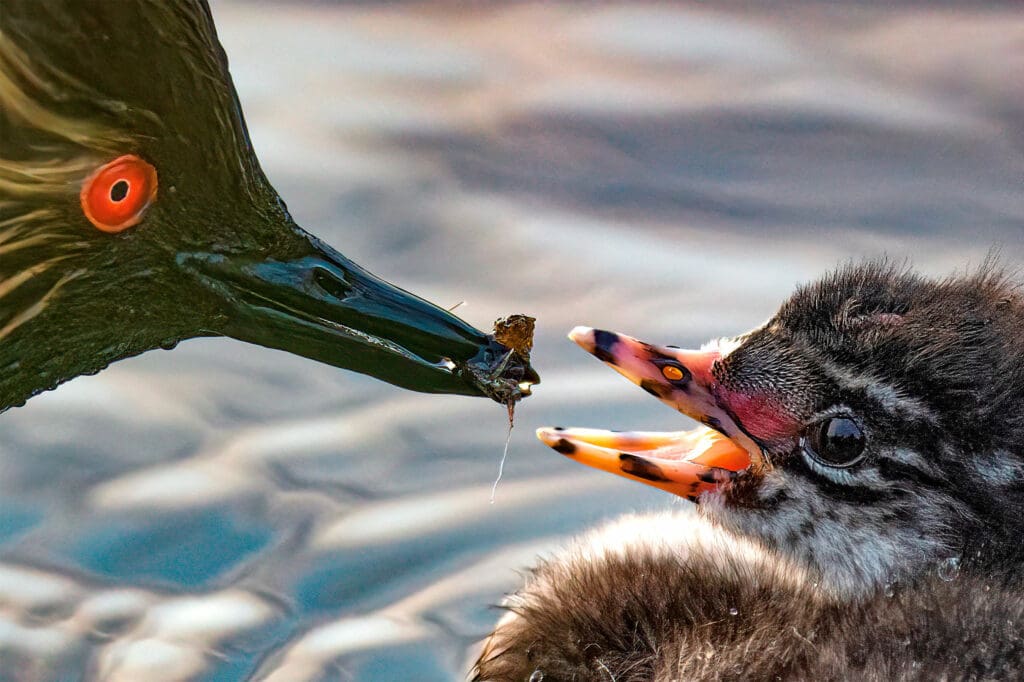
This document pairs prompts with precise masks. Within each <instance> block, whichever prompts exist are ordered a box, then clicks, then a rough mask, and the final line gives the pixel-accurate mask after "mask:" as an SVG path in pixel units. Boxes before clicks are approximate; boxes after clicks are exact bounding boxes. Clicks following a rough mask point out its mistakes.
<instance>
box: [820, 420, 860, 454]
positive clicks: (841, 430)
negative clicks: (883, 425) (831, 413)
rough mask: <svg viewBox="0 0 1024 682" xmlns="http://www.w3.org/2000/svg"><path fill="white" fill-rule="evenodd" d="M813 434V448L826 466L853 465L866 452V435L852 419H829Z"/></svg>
mask: <svg viewBox="0 0 1024 682" xmlns="http://www.w3.org/2000/svg"><path fill="white" fill-rule="evenodd" d="M813 434H814V437H812V439H811V440H812V442H811V447H812V448H813V449H814V453H815V454H816V455H817V456H818V459H820V460H822V461H823V462H825V463H826V464H837V465H843V464H851V463H853V462H854V461H856V460H857V458H859V457H860V455H861V453H862V452H863V451H864V433H863V432H862V431H861V430H860V427H859V426H857V422H855V421H853V420H852V419H847V418H845V417H833V418H831V419H827V420H825V421H823V422H821V423H820V424H819V425H818V426H817V427H816V428H815V429H814V432H813Z"/></svg>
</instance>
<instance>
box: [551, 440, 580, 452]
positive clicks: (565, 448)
mask: <svg viewBox="0 0 1024 682" xmlns="http://www.w3.org/2000/svg"><path fill="white" fill-rule="evenodd" d="M551 449H552V450H554V451H555V452H560V453H562V454H563V455H572V454H575V452H576V446H575V445H573V444H572V443H570V442H569V441H567V440H566V439H564V438H559V439H558V442H557V443H555V444H554V445H552V446H551Z"/></svg>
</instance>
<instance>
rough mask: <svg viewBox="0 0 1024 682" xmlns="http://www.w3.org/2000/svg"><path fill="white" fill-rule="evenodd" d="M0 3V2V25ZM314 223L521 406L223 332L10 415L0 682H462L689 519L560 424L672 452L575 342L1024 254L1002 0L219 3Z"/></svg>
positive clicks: (757, 316)
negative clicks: (495, 360) (581, 556)
mask: <svg viewBox="0 0 1024 682" xmlns="http://www.w3.org/2000/svg"><path fill="white" fill-rule="evenodd" d="M0 11H2V10H0ZM213 12H214V18H215V20H216V21H217V25H218V28H219V31H220V37H221V40H222V42H223V44H224V47H225V49H226V51H227V53H228V56H229V59H230V62H231V72H232V74H233V76H234V79H235V84H236V86H237V88H238V92H239V95H240V97H241V100H242V105H243V108H244V110H245V113H246V116H247V119H248V123H249V129H250V131H251V133H252V138H253V143H254V145H255V147H256V150H257V153H258V154H259V156H260V158H261V160H262V163H263V167H264V168H265V170H266V172H267V175H268V176H269V177H270V180H271V182H273V183H274V185H275V186H276V187H277V188H278V190H279V191H280V192H281V195H282V196H283V197H284V198H285V200H286V201H287V203H288V206H289V208H290V209H291V211H292V213H293V215H294V216H295V218H296V220H297V221H298V222H299V224H301V225H303V226H304V227H306V228H307V229H309V230H310V231H312V232H313V233H315V234H318V235H319V236H321V237H324V238H325V239H327V240H328V241H330V242H331V243H332V244H333V245H334V246H336V247H338V248H340V249H341V250H342V251H343V252H344V253H345V254H346V255H348V256H350V257H352V258H353V259H355V260H356V261H358V262H359V263H361V264H362V265H365V266H366V267H368V268H369V269H371V270H372V271H374V272H375V273H377V274H379V275H381V276H384V277H386V278H388V279H390V280H391V281H393V282H395V283H396V284H399V285H400V286H403V287H405V288H407V289H410V290H412V291H415V292H416V293H418V294H419V295H421V296H424V297H426V298H429V299H431V300H432V301H435V302H437V303H439V304H441V305H443V306H452V305H455V304H458V303H459V302H461V301H465V304H464V305H463V306H462V307H460V308H459V309H458V314H459V315H461V316H462V317H464V318H465V319H467V320H468V321H470V322H471V323H473V324H474V325H477V326H479V327H481V328H489V327H490V324H491V322H492V321H493V320H494V319H495V318H496V317H499V316H502V315H507V314H509V313H528V314H531V315H534V316H536V317H537V319H538V323H537V324H538V328H537V345H536V348H535V351H534V364H535V366H536V367H537V368H538V369H539V370H540V372H541V374H542V376H543V384H542V385H541V386H540V387H538V389H537V391H536V395H535V397H533V398H531V399H529V400H528V401H526V402H525V403H522V404H521V405H520V406H519V408H518V410H517V412H516V425H515V429H514V430H513V432H512V438H511V444H510V447H509V452H508V461H507V463H506V465H505V471H504V477H503V479H502V480H501V482H500V483H499V484H498V486H497V490H496V493H495V497H494V501H493V504H492V503H491V501H490V498H491V486H492V483H493V481H494V479H495V476H496V475H497V471H498V463H499V460H500V458H501V454H502V448H503V445H504V442H505V437H506V427H507V418H506V415H505V410H504V409H503V408H502V407H500V406H497V405H495V404H493V403H488V402H486V401H485V400H478V399H467V398H460V397H449V396H444V397H442V396H424V395H418V394H413V393H407V392H402V391H400V390H398V389H396V388H393V387H390V386H387V385H385V384H382V383H379V382H375V381H373V380H370V379H367V378H365V377H362V376H360V375H356V374H351V373H345V372H342V371H339V370H336V369H333V368H330V367H325V366H320V365H317V364H314V363H312V362H310V361H306V360H303V359H300V358H296V357H290V356H288V355H285V354H282V353H279V352H274V351H270V350H265V349H262V348H257V347H253V346H245V345H242V344H240V343H237V342H233V341H228V340H196V341H190V342H187V343H184V344H182V345H181V346H180V347H179V348H178V349H176V350H175V351H173V352H170V353H168V352H152V353H149V354H147V355H144V356H142V357H139V358H135V359H132V360H127V361H124V362H121V363H119V364H117V365H115V366H113V367H112V368H110V369H109V370H107V371H105V372H103V373H101V374H99V375H98V376H94V377H83V378H80V379H76V380H74V381H72V382H71V383H69V384H67V385H65V386H63V387H62V388H60V389H59V390H57V391H56V392H53V393H49V394H45V395H43V396H40V397H38V398H35V399H33V400H32V401H30V402H29V403H28V405H27V406H25V407H23V408H19V409H14V410H11V411H9V412H8V413H6V414H4V415H3V416H2V417H0V679H2V680H12V681H18V682H21V681H35V680H43V681H49V680H68V681H70V680H81V679H102V680H118V681H122V680H123V681H132V682H137V681H140V680H146V681H151V682H160V681H169V680H242V679H249V678H255V679H261V680H262V679H267V680H275V681H276V682H285V681H287V682H301V681H304V680H417V681H422V682H431V681H434V680H454V679H461V678H462V677H463V676H464V674H465V671H466V669H467V667H468V663H469V661H470V659H471V657H472V652H473V646H474V643H475V642H477V641H478V640H479V639H480V638H481V637H482V636H484V635H485V634H486V633H487V631H488V628H489V627H490V626H491V625H492V624H493V622H494V621H495V620H496V619H497V618H498V617H499V615H500V613H499V612H498V611H497V610H495V609H494V608H493V605H494V604H496V603H498V602H499V601H500V600H501V597H502V595H503V594H504V593H505V592H507V591H509V590H512V589H514V588H515V587H516V586H517V585H518V584H519V582H520V581H521V572H522V570H523V569H524V568H525V567H527V566H529V565H530V564H532V563H533V562H534V560H535V558H536V557H537V556H538V555H543V554H545V553H547V552H550V551H552V550H554V549H556V548H558V547H559V546H560V545H561V544H563V543H564V542H565V540H566V539H567V538H569V537H571V536H572V535H573V534H574V533H576V532H579V531H581V530H582V529H585V528H587V527H590V526H592V525H594V524H595V523H597V522H599V521H600V520H602V519H608V518H612V517H615V516H617V515H619V514H622V513H624V512H626V511H630V510H637V509H654V508H659V507H665V506H667V505H685V504H686V503H685V502H682V501H681V500H677V499H674V498H671V497H670V496H668V495H666V494H663V493H659V492H657V491H655V490H652V489H649V488H646V487H644V486H640V485H636V484H632V483H630V482H628V481H624V480H622V479H620V478H616V477H612V476H608V475H604V474H600V473H597V472H593V471H590V470H585V469H583V468H582V467H579V466H578V465H576V464H574V463H573V462H570V461H568V460H566V459H565V458H562V457H560V456H559V455H557V454H555V453H553V452H551V451H550V450H548V449H547V448H545V447H543V446H542V445H541V444H540V443H538V442H537V441H536V440H535V439H534V437H533V430H534V429H535V428H536V427H537V426H541V425H547V424H559V425H566V426H569V425H574V426H597V427H606V428H619V429H655V430H668V429H677V428H687V427H689V426H690V425H691V424H688V420H686V419H685V418H683V417H681V416H679V415H677V414H675V413H673V412H671V411H669V410H668V409H667V408H665V407H664V406H662V405H661V404H660V403H658V402H657V401H655V400H652V399H651V398H650V397H649V396H647V395H646V394H645V393H644V392H642V391H640V390H637V389H636V388H635V387H633V386H631V385H629V384H628V383H627V382H625V381H624V380H622V379H621V378H620V377H619V376H617V375H616V374H614V373H613V372H611V371H609V370H607V369H606V368H604V367H603V366H602V365H601V364H600V363H599V362H597V361H595V360H594V359H593V358H591V357H589V356H587V355H586V354H584V353H583V352H581V351H580V350H579V349H577V348H576V347H575V345H574V344H572V343H570V342H569V341H568V340H566V339H565V333H566V332H567V331H568V329H570V328H571V327H572V326H574V325H576V324H587V325H591V326H601V327H605V328H609V329H614V330H618V331H622V332H626V333H629V334H633V335H636V336H639V337H642V338H645V339H648V340H651V341H655V342H659V343H674V344H678V345H682V346H687V345H696V344H699V343H701V342H702V341H704V340H706V339H708V338H711V337H715V336H722V335H732V334H735V333H738V332H741V331H744V330H746V329H748V328H750V327H752V326H754V325H756V324H758V323H760V322H761V321H763V320H764V319H765V318H766V317H767V316H768V315H769V314H771V313H772V312H773V311H774V310H775V308H776V307H777V306H778V305H779V303H780V302H781V301H782V300H783V298H784V297H786V296H787V294H788V293H789V292H790V291H791V290H792V289H793V287H794V285H795V284H797V283H799V282H804V281H807V280H809V279H812V278H814V277H816V276H818V275H820V274H821V273H823V272H824V271H826V270H828V269H829V268H832V267H833V266H835V265H836V264H837V263H840V262H842V261H845V260H849V259H855V258H861V257H864V256H877V255H881V254H888V255H890V256H892V257H895V258H897V259H904V258H905V259H908V260H909V261H910V262H912V263H913V265H914V266H915V267H917V268H918V269H919V270H922V271H924V272H927V273H934V274H944V273H949V272H951V271H955V270H963V269H964V268H969V267H972V266H974V265H977V264H978V263H979V262H981V261H982V259H983V258H984V257H985V255H986V254H987V253H988V252H989V251H990V250H991V249H992V248H993V247H995V248H999V249H1001V255H1002V259H1003V261H1004V262H1006V263H1008V264H1010V265H1017V264H1019V263H1020V262H1021V259H1022V257H1024V89H1022V88H1021V83H1024V7H1021V5H1020V4H1019V3H1014V2H1006V3H1002V4H1000V3H988V5H987V6H984V7H983V6H982V5H981V4H980V3H974V2H967V1H964V2H920V3H913V2H886V3H881V2H878V3H874V2H866V3H865V2H834V1H827V2H826V1H821V2H813V1H810V0H808V1H804V2H799V1H785V2H774V3H760V2H748V3H744V2H717V3H706V4H705V3H667V2H665V3H646V2H620V3H604V2H597V3H595V2H588V3H580V4H573V3H562V2H543V3H541V2H536V3H522V4H520V3H511V4H510V3H472V4H468V5H461V6H460V5H456V4H448V3H437V4H431V3H374V2H359V3H352V4H348V3H343V2H327V1H322V2H308V3H307V2H242V1H241V0H215V1H214V2H213Z"/></svg>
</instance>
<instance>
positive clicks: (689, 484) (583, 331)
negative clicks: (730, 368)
mask: <svg viewBox="0 0 1024 682" xmlns="http://www.w3.org/2000/svg"><path fill="white" fill-rule="evenodd" d="M569 338H570V339H572V340H573V341H575V342H576V343H578V344H579V345H580V346H581V347H582V348H583V349H584V350H586V351H588V352H589V353H591V354H593V355H594V356H596V357H597V358H599V359H600V360H603V361H604V362H605V363H606V364H608V365H609V366H610V367H611V368H612V369H614V370H615V371H617V372H619V373H620V374H622V375H623V376H625V377H626V378H627V379H629V380H630V381H632V382H633V383H635V384H637V385H639V386H640V387H641V388H643V389H644V390H645V391H647V392H648V393H651V394H652V395H654V396H656V397H658V398H659V399H660V400H661V401H662V402H664V403H665V404H667V405H669V406H671V407H673V408H674V409H676V410H678V411H679V412H682V413H683V414H686V415H688V416H690V417H692V418H694V419H696V420H698V421H700V422H702V423H704V424H705V426H704V427H700V428H697V429H694V430H692V431H679V432H670V433H657V432H646V431H631V432H615V431H603V430H598V429H576V428H574V429H563V428H560V427H546V428H542V429H538V431H537V437H538V438H540V440H541V441H543V442H544V443H545V444H546V445H548V446H550V447H551V448H553V449H554V450H555V451H557V452H560V453H562V454H564V455H566V456H567V457H571V458H572V459H575V460H577V461H579V462H581V463H583V464H586V465H588V466H592V467H595V468H597V469H601V470H603V471H608V472H611V473H613V474H618V475H619V476H624V477H625V478H629V479H632V480H634V481H640V482H641V483H646V484H648V485H652V486H654V487H656V488H660V489H662V490H665V491H668V492H670V493H675V494H676V495H679V496H681V497H685V498H687V499H689V500H691V501H696V499H697V497H698V496H699V495H700V494H701V493H704V492H708V491H710V490H714V489H716V488H717V487H718V486H719V485H720V484H721V483H724V482H726V481H730V480H732V479H734V478H735V477H736V475H737V473H739V472H741V471H744V470H748V469H752V470H755V472H756V471H759V470H760V468H761V466H762V463H763V457H762V454H761V449H760V447H759V446H758V445H757V444H756V443H755V442H754V441H753V440H752V439H751V438H750V437H749V436H748V435H747V434H746V433H744V432H743V430H742V429H741V428H740V427H739V425H737V424H736V423H735V420H734V419H733V418H732V416H731V415H730V414H729V412H728V411H727V410H725V409H723V408H722V406H721V405H719V403H718V400H717V399H716V395H715V389H716V382H715V379H714V364H715V362H717V361H718V360H719V358H720V357H721V353H720V351H719V350H718V349H717V348H711V349H706V350H700V351H687V350H680V349H678V348H669V347H665V346H654V345H651V344H648V343H644V342H643V341H639V340H637V339H634V338H632V337H629V336H625V335H622V334H617V333H615V332H608V331H603V330H597V329H590V328H587V327H577V328H576V329H573V330H572V332H571V333H570V334H569Z"/></svg>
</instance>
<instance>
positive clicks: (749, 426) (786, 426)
mask: <svg viewBox="0 0 1024 682" xmlns="http://www.w3.org/2000/svg"><path fill="white" fill-rule="evenodd" d="M715 393H716V397H717V398H718V400H719V401H720V402H721V403H722V404H723V405H725V406H727V407H728V408H729V411H730V412H731V413H732V414H733V415H735V417H736V419H737V420H739V422H740V423H741V424H742V425H743V428H744V429H745V430H746V432H747V433H749V434H750V435H752V436H753V437H754V438H757V439H759V440H761V441H770V440H776V439H781V438H789V437H792V436H794V435H795V434H796V433H797V432H798V431H799V430H800V421H799V420H798V419H797V417H796V416H795V415H793V414H792V413H791V412H789V411H788V410H787V409H786V408H785V403H784V402H783V401H782V399H781V397H780V396H777V395H775V394H774V393H771V392H769V391H759V392H753V393H751V392H743V393H741V392H739V391H731V390H729V389H727V388H724V387H722V386H719V387H718V388H717V390H716V391H715Z"/></svg>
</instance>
